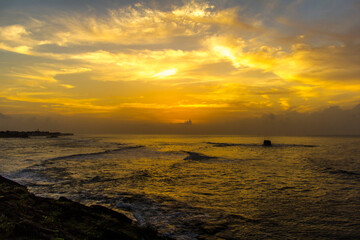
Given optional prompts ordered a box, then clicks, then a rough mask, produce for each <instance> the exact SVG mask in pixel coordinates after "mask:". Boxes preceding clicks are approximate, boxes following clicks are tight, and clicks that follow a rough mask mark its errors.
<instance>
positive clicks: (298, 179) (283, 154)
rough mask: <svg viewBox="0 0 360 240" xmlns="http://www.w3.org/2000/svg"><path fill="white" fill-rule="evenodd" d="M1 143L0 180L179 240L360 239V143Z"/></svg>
mask: <svg viewBox="0 0 360 240" xmlns="http://www.w3.org/2000/svg"><path fill="white" fill-rule="evenodd" d="M271 140H272V142H273V146H272V147H263V146H262V145H261V143H262V141H263V138H261V137H251V136H248V137H244V136H175V135H173V136H164V135H162V136H150V135H145V136H140V135H118V136H116V135H111V136H110V135H104V136H100V135H96V136H90V135H83V136H73V137H62V138H57V139H46V138H32V139H0V166H1V167H0V174H2V175H4V176H6V177H9V178H11V179H14V180H16V181H18V182H21V183H23V184H25V185H27V186H28V187H29V189H30V190H31V191H32V192H34V193H36V194H38V195H41V196H47V197H55V198H56V197H58V196H60V195H61V196H66V197H68V198H71V199H73V200H77V201H81V202H83V203H86V204H93V203H97V204H103V205H104V206H108V207H111V208H114V209H117V210H119V211H122V212H124V213H126V214H127V215H128V216H130V217H132V218H133V219H135V220H136V221H138V223H139V224H140V225H143V226H150V227H154V228H156V229H157V230H158V231H159V232H160V233H162V234H164V235H166V236H171V237H174V238H176V239H269V238H272V239H343V238H349V239H358V238H360V230H359V229H360V148H359V146H360V138H341V137H329V138H325V137H272V138H271Z"/></svg>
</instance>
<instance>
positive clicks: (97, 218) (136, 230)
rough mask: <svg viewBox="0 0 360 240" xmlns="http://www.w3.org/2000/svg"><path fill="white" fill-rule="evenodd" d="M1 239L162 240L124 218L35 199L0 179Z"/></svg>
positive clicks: (64, 201) (63, 202)
mask: <svg viewBox="0 0 360 240" xmlns="http://www.w3.org/2000/svg"><path fill="white" fill-rule="evenodd" d="M0 236H1V237H0V238H1V239H131V240H132V239H144V240H146V239H164V238H161V237H158V236H157V233H156V232H155V231H153V230H151V229H142V228H140V227H138V226H136V225H134V224H133V223H132V221H131V220H130V219H129V218H127V217H126V216H125V215H123V214H121V213H118V212H115V211H113V210H110V209H108V208H105V207H102V206H98V205H95V206H91V207H87V206H85V205H82V204H80V203H77V202H73V201H71V200H69V199H67V198H64V197H61V198H60V199H59V200H55V199H49V198H42V197H37V196H35V195H33V194H31V193H29V192H28V190H27V189H26V187H24V186H22V185H20V184H18V183H15V182H13V181H10V180H8V179H6V178H3V177H1V176H0Z"/></svg>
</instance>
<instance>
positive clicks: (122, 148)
mask: <svg viewBox="0 0 360 240" xmlns="http://www.w3.org/2000/svg"><path fill="white" fill-rule="evenodd" d="M142 147H144V146H142V145H137V146H127V147H121V148H117V149H113V150H105V151H101V152H95V153H80V154H73V155H67V156H62V157H56V158H51V159H47V160H46V161H53V160H62V159H68V158H76V157H84V156H98V155H103V154H111V153H114V152H119V151H123V150H129V149H135V148H142Z"/></svg>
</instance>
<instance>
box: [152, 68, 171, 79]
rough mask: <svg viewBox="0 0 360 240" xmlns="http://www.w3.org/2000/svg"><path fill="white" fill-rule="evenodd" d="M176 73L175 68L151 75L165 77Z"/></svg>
mask: <svg viewBox="0 0 360 240" xmlns="http://www.w3.org/2000/svg"><path fill="white" fill-rule="evenodd" d="M176 73H177V69H176V68H171V69H166V70H164V71H161V72H159V73H156V74H154V75H153V77H154V78H165V77H169V76H171V75H174V74H176Z"/></svg>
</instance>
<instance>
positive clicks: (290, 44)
mask: <svg viewBox="0 0 360 240" xmlns="http://www.w3.org/2000/svg"><path fill="white" fill-rule="evenodd" d="M109 2H112V1H109ZM155 2H156V1H155ZM225 2H226V0H225ZM235 2H236V1H234V3H232V4H230V1H229V4H219V3H217V2H216V1H212V2H210V1H203V0H192V1H185V3H182V4H181V3H178V4H174V3H172V4H169V5H168V4H165V3H164V6H160V5H159V6H157V7H154V6H155V5H156V4H155V5H152V4H147V1H144V2H142V3H141V4H140V3H135V4H130V5H126V6H125V5H124V6H121V7H119V6H118V5H116V7H115V5H114V6H108V7H106V9H102V10H104V11H99V12H97V11H96V10H94V11H87V10H84V9H83V10H77V11H68V12H66V11H65V12H62V11H60V10H54V12H53V15H52V16H51V18H50V17H49V15H46V14H45V15H43V14H41V13H38V14H37V15H34V16H31V17H30V18H27V17H25V16H28V15H26V14H24V16H23V17H22V18H21V19H19V20H18V19H17V18H18V17H19V16H18V15H16V16H15V15H11V14H13V13H12V11H9V12H8V13H7V16H8V17H9V16H10V17H9V19H10V20H11V19H12V20H11V21H10V20H9V21H6V22H3V23H1V24H0V54H3V55H4V56H2V58H1V59H3V61H0V62H1V66H0V68H1V69H0V116H1V113H5V114H6V113H8V112H11V113H18V114H21V113H23V112H28V110H29V109H32V111H33V112H41V113H43V114H44V115H46V114H53V113H58V114H59V115H61V114H68V113H73V114H77V113H89V114H93V113H94V112H95V113H99V115H97V117H101V116H103V115H101V114H104V113H105V112H106V114H108V115H107V116H111V114H113V116H123V117H124V118H128V119H132V120H144V119H155V118H156V120H157V121H160V122H166V121H172V119H174V118H175V117H176V119H183V117H184V116H186V117H185V118H191V119H193V120H194V121H196V122H199V121H203V122H205V121H206V120H208V121H212V120H213V119H217V118H222V116H226V118H229V119H233V120H234V119H238V118H241V117H252V116H257V117H259V116H262V115H263V114H266V113H269V112H274V113H279V112H284V111H298V112H306V111H309V112H310V111H314V110H316V109H323V108H325V107H326V106H329V105H331V104H334V105H339V106H345V107H346V106H351V105H355V104H356V103H357V102H358V101H360V96H359V94H358V91H359V89H360V78H359V67H358V66H359V64H360V63H359V58H358V54H357V53H358V52H359V49H360V45H359V44H358V42H356V41H353V42H351V41H350V39H353V38H356V36H357V35H356V34H354V33H352V32H349V31H350V30H348V29H357V28H356V26H357V25H354V24H355V22H352V23H351V22H346V23H344V24H345V26H344V28H342V31H343V32H341V31H337V30H336V31H335V30H334V31H335V32H337V34H334V33H330V32H326V31H324V29H317V30H316V29H315V28H316V26H317V25H316V24H314V29H309V28H308V27H307V26H308V25H309V24H308V23H305V22H302V23H303V25H301V24H300V23H298V22H299V21H300V20H299V19H303V18H296V17H294V16H290V15H286V13H284V14H285V15H286V16H285V15H284V16H274V15H273V14H274V13H272V12H271V11H269V12H266V13H264V14H265V15H264V16H263V15H261V14H259V15H256V17H255V16H250V15H251V14H250V12H252V11H246V9H247V8H250V10H251V9H252V7H253V6H252V5H251V6H250V5H248V4H246V3H244V4H243V5H241V6H240V5H236V4H235ZM257 4H260V3H257ZM261 4H262V3H261ZM299 4H300V5H301V3H299ZM254 5H256V4H254ZM285 5H286V4H285ZM290 5H291V4H290ZM290 5H289V6H288V7H289V8H290ZM224 6H228V7H227V8H226V7H224ZM291 6H293V5H291ZM264 7H265V8H267V5H266V6H264ZM293 7H294V6H293ZM265 8H264V9H265ZM252 10H254V9H252ZM19 11H20V10H19ZM24 11H25V10H24ZM13 12H16V11H13ZM261 13H263V11H261ZM280 15H281V14H280ZM4 19H5V17H4ZM270 19H274V20H270ZM325 20H326V19H324V21H325ZM0 21H1V19H0ZM269 21H270V22H269ZM274 21H275V22H274ZM301 21H303V20H301ZM301 21H300V22H301ZM314 21H316V19H315V20H314ZM10 22H11V24H10ZM287 28H291V31H287V30H286V29H287ZM347 31H348V32H347ZM305 36H306V37H305ZM1 59H0V60H1ZM4 59H5V60H4ZM20 94H21V96H20ZM310 105H311V106H310ZM155 116H156V117H155ZM196 116H198V118H199V119H196ZM204 116H210V117H208V118H207V117H204ZM200 118H201V119H200ZM234 121H235V120H234Z"/></svg>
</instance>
